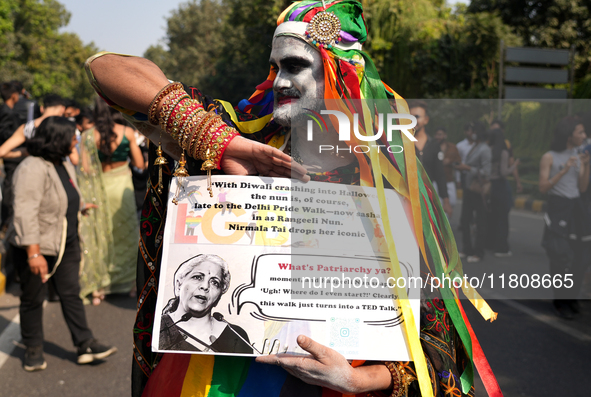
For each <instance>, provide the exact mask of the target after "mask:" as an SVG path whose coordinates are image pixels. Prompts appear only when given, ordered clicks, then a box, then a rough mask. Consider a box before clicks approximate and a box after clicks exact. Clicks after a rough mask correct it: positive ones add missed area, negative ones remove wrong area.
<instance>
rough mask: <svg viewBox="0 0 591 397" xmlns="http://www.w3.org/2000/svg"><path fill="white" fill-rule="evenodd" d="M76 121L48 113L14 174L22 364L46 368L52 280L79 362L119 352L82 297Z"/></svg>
mask: <svg viewBox="0 0 591 397" xmlns="http://www.w3.org/2000/svg"><path fill="white" fill-rule="evenodd" d="M75 131H76V126H75V125H74V123H72V122H70V121H68V120H67V119H66V118H64V117H57V116H53V117H48V118H46V119H45V120H43V122H42V123H41V124H40V125H39V127H38V128H37V130H36V133H35V136H33V137H32V138H31V139H29V140H28V141H27V150H28V152H29V153H30V156H29V157H27V158H26V159H24V160H23V161H22V162H21V163H20V164H19V166H18V167H17V169H16V171H15V173H14V179H13V181H12V182H13V188H14V197H15V200H14V222H13V223H14V230H15V233H14V235H13V237H12V239H11V245H12V247H13V252H14V257H13V259H14V262H15V265H16V268H17V271H18V273H19V276H20V280H21V289H22V294H21V297H20V310H19V313H20V319H21V336H22V340H23V343H24V345H25V346H26V348H27V349H26V352H25V359H24V363H23V368H24V369H25V370H26V371H38V370H42V369H45V367H46V366H47V363H46V362H45V359H44V357H43V300H44V298H45V296H46V294H47V285H48V284H49V283H51V284H52V285H53V287H54V288H55V291H56V292H57V293H58V295H59V298H60V304H61V307H62V313H63V315H64V319H65V320H66V324H67V326H68V329H69V330H70V334H71V337H72V341H73V342H74V345H75V346H76V347H77V348H78V360H77V362H78V364H88V363H91V362H93V361H95V360H101V359H104V358H106V357H107V356H109V355H111V354H113V353H115V352H116V351H117V349H116V348H115V347H108V346H103V345H101V344H99V343H98V342H97V341H96V339H94V336H93V334H92V331H91V330H90V329H89V328H88V324H87V322H86V313H85V311H84V305H83V303H82V300H81V299H80V282H79V273H80V259H81V258H80V239H79V236H78V212H79V211H82V213H84V212H85V211H86V210H88V209H89V208H96V206H95V205H85V206H82V203H81V200H80V192H79V191H78V187H77V185H76V173H75V171H74V167H73V166H72V165H71V164H70V163H68V162H67V161H65V157H66V156H68V155H69V154H70V153H71V152H72V150H73V148H74V147H75V145H76V142H77V141H76V136H75Z"/></svg>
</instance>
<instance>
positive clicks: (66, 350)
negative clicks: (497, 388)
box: [0, 208, 591, 397]
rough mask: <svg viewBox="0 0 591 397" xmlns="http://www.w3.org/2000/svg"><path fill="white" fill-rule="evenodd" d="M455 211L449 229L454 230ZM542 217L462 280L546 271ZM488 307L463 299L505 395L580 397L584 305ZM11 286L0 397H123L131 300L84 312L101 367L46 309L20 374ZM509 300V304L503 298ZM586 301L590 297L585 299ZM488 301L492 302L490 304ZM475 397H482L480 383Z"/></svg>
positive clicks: (516, 218)
mask: <svg viewBox="0 0 591 397" xmlns="http://www.w3.org/2000/svg"><path fill="white" fill-rule="evenodd" d="M457 212H459V208H458V209H457V210H456V214H455V216H454V220H453V221H452V224H454V225H457V219H456V218H457ZM542 228H543V219H542V217H541V216H540V215H536V214H532V213H527V212H519V211H513V212H512V213H511V236H510V241H511V250H512V251H513V253H514V255H513V256H512V257H510V258H502V259H499V258H495V257H492V256H487V257H486V258H485V259H484V260H483V261H482V262H480V263H478V264H468V263H466V264H465V265H464V271H465V273H466V274H468V275H469V276H473V275H474V276H477V277H481V276H482V275H483V274H484V273H487V275H490V274H493V275H494V277H498V275H499V274H501V273H505V274H511V273H516V272H520V273H523V272H525V273H528V274H533V273H538V274H544V273H547V272H548V262H547V259H546V257H545V255H544V252H543V250H542V249H541V247H540V241H541V235H542ZM482 292H483V295H485V296H487V297H489V298H488V303H489V304H490V306H491V307H492V308H493V310H495V311H497V312H498V313H499V317H498V319H497V321H495V322H494V323H488V322H486V321H484V320H483V319H482V317H480V315H479V314H478V313H477V312H476V311H475V310H474V309H473V307H472V305H471V304H470V303H469V302H468V301H464V302H463V306H464V308H465V309H466V312H467V314H468V317H469V318H470V320H471V323H472V326H473V327H474V330H475V332H476V335H477V336H478V338H479V340H480V343H481V345H482V347H483V350H484V352H485V354H486V355H487V358H488V360H489V362H490V364H491V367H492V368H493V370H494V372H495V374H496V376H497V378H498V381H499V384H500V385H501V389H502V390H503V392H504V395H505V396H528V397H546V396H548V397H555V396H563V395H564V396H574V397H578V396H587V395H589V390H588V387H587V385H586V384H587V382H586V380H587V376H589V375H588V374H589V371H590V370H591V360H590V359H589V357H591V301H590V300H585V301H583V302H582V309H583V310H582V313H581V314H580V315H579V316H578V317H577V318H576V319H575V320H573V321H566V320H561V319H559V318H557V317H556V316H555V315H554V312H553V310H552V306H551V303H550V301H549V299H548V297H549V295H548V296H547V297H546V298H545V299H539V298H536V299H527V300H524V299H518V298H519V296H518V294H517V295H516V294H515V291H510V290H508V289H507V290H503V289H500V288H499V287H498V284H497V286H496V287H495V288H493V289H490V288H483V290H482ZM17 295H18V288H16V290H15V288H14V287H13V288H12V290H11V291H9V292H8V293H7V294H5V295H3V296H1V297H0V379H2V381H1V383H0V396H2V397H4V396H6V397H19V396H27V397H29V396H65V397H69V396H72V397H74V396H76V397H78V396H81V395H84V396H86V397H95V396H96V397H103V396H109V397H110V396H129V394H130V368H131V344H132V333H131V331H132V326H133V322H134V316H135V309H134V306H135V302H134V300H133V299H131V298H129V297H125V296H115V297H108V298H107V300H106V301H105V302H103V303H102V304H101V305H100V306H97V307H93V306H87V315H88V321H89V324H90V326H91V328H92V330H93V332H94V333H95V336H96V337H97V338H99V340H100V341H102V342H104V343H106V344H113V345H116V346H117V347H118V348H119V352H118V353H117V354H116V355H114V356H112V357H110V358H108V359H107V360H106V361H105V362H102V363H99V364H96V365H89V366H79V365H76V363H75V360H76V353H75V349H74V348H73V346H72V343H71V339H70V336H69V333H68V330H67V328H66V326H65V323H64V321H63V318H62V314H61V310H60V307H59V303H48V304H47V306H46V308H45V315H44V326H45V339H46V342H45V356H46V360H47V363H48V367H47V369H46V370H45V371H41V372H36V373H27V372H25V371H23V370H22V369H21V365H22V358H23V355H24V349H23V346H22V344H20V342H19V339H20V335H19V329H18V324H16V323H15V321H17V320H18V316H17V314H18V296H17ZM507 296H510V297H511V298H512V299H506V297H507ZM590 296H591V295H590ZM490 297H493V298H495V299H491V298H490ZM476 387H477V392H476V395H477V396H478V397H481V396H482V397H484V396H486V393H485V391H484V389H483V387H482V383H481V382H480V380H479V379H477V380H476Z"/></svg>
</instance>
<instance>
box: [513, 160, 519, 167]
mask: <svg viewBox="0 0 591 397" xmlns="http://www.w3.org/2000/svg"><path fill="white" fill-rule="evenodd" d="M520 162H521V159H517V160H515V161H514V162H513V165H514V166H515V167H517V166H518V165H519V163H520Z"/></svg>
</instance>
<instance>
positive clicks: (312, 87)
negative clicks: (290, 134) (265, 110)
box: [269, 36, 324, 127]
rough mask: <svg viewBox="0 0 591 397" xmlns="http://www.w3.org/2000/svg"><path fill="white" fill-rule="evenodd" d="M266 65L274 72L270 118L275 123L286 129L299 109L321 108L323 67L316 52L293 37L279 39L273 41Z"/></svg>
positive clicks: (298, 114) (295, 117)
mask: <svg viewBox="0 0 591 397" xmlns="http://www.w3.org/2000/svg"><path fill="white" fill-rule="evenodd" d="M269 62H270V63H271V67H272V68H273V69H274V70H275V71H276V72H277V77H275V81H274V82H273V93H274V94H275V103H274V108H273V118H274V119H275V121H276V122H277V123H278V124H280V125H283V126H286V127H289V126H290V125H291V122H292V120H297V118H298V116H302V115H303V114H304V110H303V109H312V110H315V111H319V109H321V108H322V107H323V105H324V101H323V97H324V67H323V65H322V58H321V56H320V53H319V52H318V51H317V50H315V49H313V48H312V47H311V46H310V45H309V44H307V43H305V42H303V41H302V40H299V39H297V38H294V37H289V36H279V37H276V38H275V40H273V49H272V51H271V57H270V59H269Z"/></svg>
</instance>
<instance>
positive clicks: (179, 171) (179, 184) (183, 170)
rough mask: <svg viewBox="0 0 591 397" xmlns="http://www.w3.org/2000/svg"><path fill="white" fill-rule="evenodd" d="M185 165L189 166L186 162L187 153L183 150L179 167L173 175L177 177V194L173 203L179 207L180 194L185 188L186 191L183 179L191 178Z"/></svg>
mask: <svg viewBox="0 0 591 397" xmlns="http://www.w3.org/2000/svg"><path fill="white" fill-rule="evenodd" d="M185 165H187V161H186V160H185V151H184V150H183V153H182V154H181V158H180V160H179V166H178V168H177V169H176V171H175V172H174V174H173V175H174V176H176V177H177V181H176V193H175V194H174V198H173V199H172V202H173V203H174V204H175V205H178V203H179V200H178V197H179V193H180V191H181V187H182V188H183V190H184V189H185V188H184V186H183V178H186V177H188V176H189V171H187V169H186V168H185Z"/></svg>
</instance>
